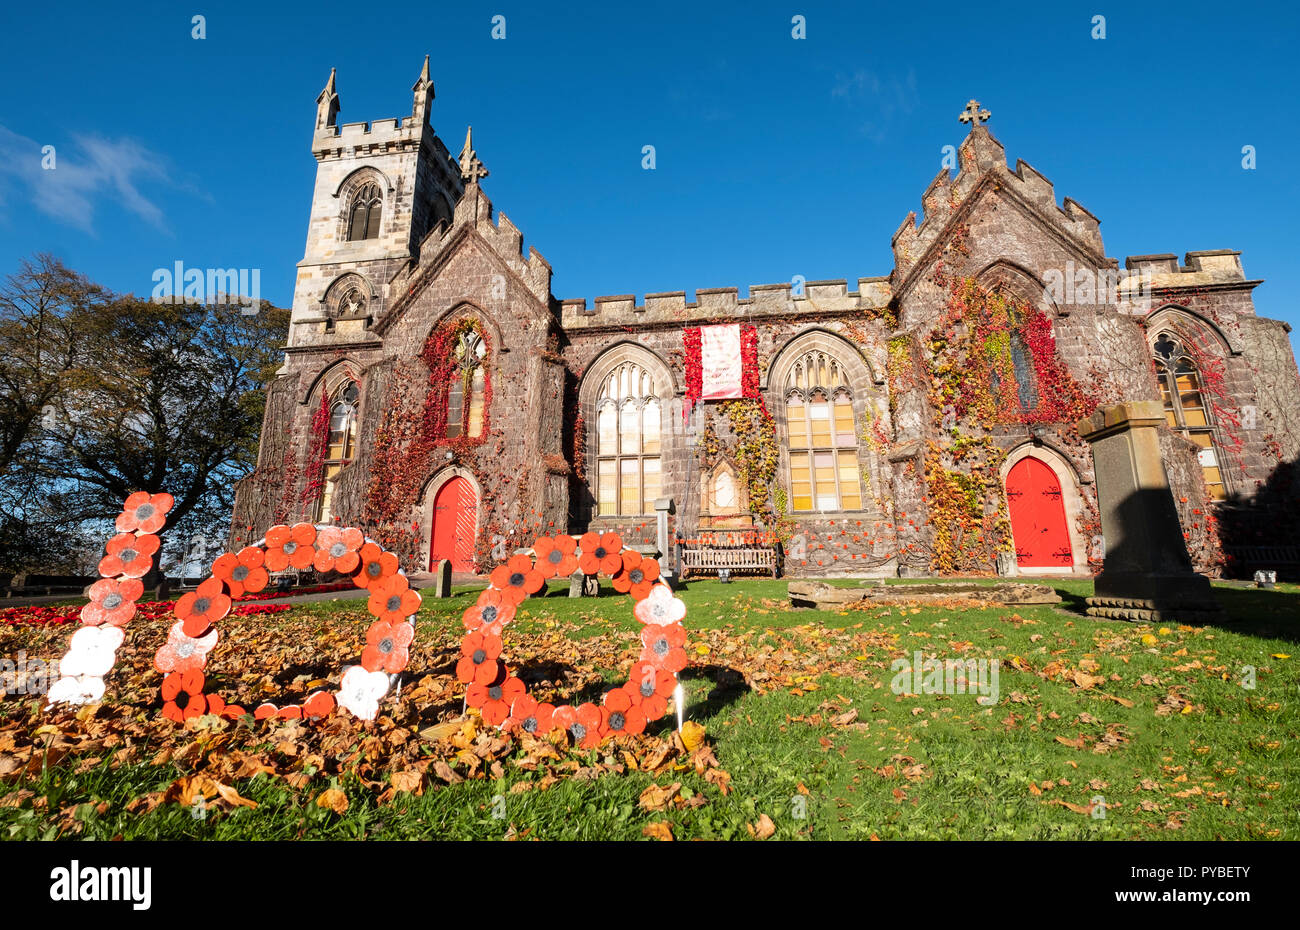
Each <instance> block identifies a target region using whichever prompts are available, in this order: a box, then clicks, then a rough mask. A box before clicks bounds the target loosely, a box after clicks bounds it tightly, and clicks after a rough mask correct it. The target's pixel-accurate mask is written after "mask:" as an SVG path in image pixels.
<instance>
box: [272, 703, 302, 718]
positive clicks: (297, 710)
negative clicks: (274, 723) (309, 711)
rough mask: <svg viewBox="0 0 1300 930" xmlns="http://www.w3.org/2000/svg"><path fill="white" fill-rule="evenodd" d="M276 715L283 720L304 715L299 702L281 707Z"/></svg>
mask: <svg viewBox="0 0 1300 930" xmlns="http://www.w3.org/2000/svg"><path fill="white" fill-rule="evenodd" d="M276 716H277V717H279V718H280V719H281V720H298V719H300V718H301V717H302V708H301V707H299V706H298V705H297V704H290V705H288V706H287V707H281V708H280V712H279V713H278V714H276Z"/></svg>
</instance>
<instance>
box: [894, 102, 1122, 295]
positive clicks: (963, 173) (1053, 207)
mask: <svg viewBox="0 0 1300 930" xmlns="http://www.w3.org/2000/svg"><path fill="white" fill-rule="evenodd" d="M957 157H958V173H957V174H956V176H953V175H951V174H950V172H949V171H948V169H947V168H944V169H942V170H940V172H939V174H938V175H937V176H936V177H935V178H934V180H933V181H931V182H930V185H929V187H927V188H926V189H925V193H924V194H922V195H921V206H922V214H921V221H920V222H919V223H918V222H917V221H916V214H915V213H909V214H908V215H907V217H906V218H905V219H904V220H903V223H902V225H900V226H899V228H898V229H897V230H896V231H895V233H894V235H893V238H892V239H891V240H890V244H891V246H892V248H893V251H894V264H895V267H896V269H897V271H898V273H899V274H901V275H904V276H906V275H907V273H908V272H910V271H911V269H912V267H913V266H914V265H915V264H916V262H917V261H919V260H920V259H921V257H922V256H923V255H925V254H926V252H927V251H929V249H930V248H931V246H933V245H934V244H935V243H936V242H937V241H938V240H939V239H940V238H941V237H942V236H943V235H944V232H945V230H947V229H948V228H949V226H950V225H951V223H952V222H953V220H954V217H955V215H956V214H957V213H959V212H962V213H964V212H965V211H964V210H963V209H962V208H963V207H964V206H965V205H966V203H967V200H968V198H970V196H971V195H972V194H973V193H974V192H975V191H976V190H977V189H981V188H983V187H993V188H995V189H997V190H999V191H1001V192H1003V193H1005V194H1009V195H1011V196H1014V197H1017V198H1018V199H1019V200H1021V201H1022V202H1023V203H1024V204H1025V205H1027V206H1028V207H1030V208H1031V209H1033V210H1034V211H1035V212H1036V213H1037V214H1038V215H1039V216H1040V217H1041V218H1042V219H1043V220H1045V221H1046V222H1048V223H1050V224H1051V225H1053V226H1055V227H1056V228H1057V229H1058V230H1060V231H1061V233H1063V234H1064V235H1066V236H1068V237H1069V238H1070V239H1072V240H1074V241H1075V242H1076V243H1078V244H1079V245H1080V246H1081V247H1082V248H1083V249H1084V250H1085V251H1086V252H1088V253H1090V254H1092V255H1094V256H1096V257H1097V259H1098V262H1099V263H1101V262H1103V261H1104V255H1105V250H1104V248H1103V246H1102V241H1101V227H1100V223H1099V221H1098V219H1097V217H1095V216H1093V215H1092V214H1091V213H1090V212H1088V210H1086V209H1084V207H1082V206H1081V205H1080V204H1079V203H1078V202H1077V201H1075V200H1073V199H1071V198H1070V197H1066V198H1065V200H1064V201H1063V202H1062V203H1061V204H1059V205H1058V204H1057V202H1056V190H1055V188H1054V187H1053V185H1052V182H1051V181H1049V180H1048V179H1047V178H1046V177H1044V176H1043V175H1042V174H1040V173H1039V172H1038V171H1037V170H1036V169H1035V168H1033V166H1031V165H1029V164H1028V163H1027V162H1025V161H1022V160H1017V161H1016V167H1015V170H1014V171H1012V170H1011V169H1010V168H1008V166H1007V160H1006V150H1005V149H1004V148H1003V146H1002V143H1001V142H999V141H998V140H997V139H996V138H994V137H993V134H992V133H990V132H989V131H988V128H987V127H985V126H982V125H976V126H975V127H974V128H972V129H971V131H970V134H969V135H968V136H967V137H966V139H965V140H964V141H963V142H962V144H961V145H960V146H959V147H958V149H957Z"/></svg>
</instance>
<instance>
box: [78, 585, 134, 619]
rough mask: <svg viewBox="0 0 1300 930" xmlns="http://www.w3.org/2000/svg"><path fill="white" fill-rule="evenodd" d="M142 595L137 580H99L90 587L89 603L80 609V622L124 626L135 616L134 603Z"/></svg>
mask: <svg viewBox="0 0 1300 930" xmlns="http://www.w3.org/2000/svg"><path fill="white" fill-rule="evenodd" d="M142 594H144V584H143V583H142V582H141V581H140V579H139V578H101V579H100V580H99V581H96V582H95V583H94V584H92V585H91V586H90V603H89V604H87V605H86V606H85V607H83V608H81V622H82V623H85V624H87V625H88V626H99V625H100V624H101V623H108V624H112V625H113V626H126V623H127V621H128V620H130V619H131V618H132V617H134V616H135V602H136V601H138V600H139V599H140V595H142Z"/></svg>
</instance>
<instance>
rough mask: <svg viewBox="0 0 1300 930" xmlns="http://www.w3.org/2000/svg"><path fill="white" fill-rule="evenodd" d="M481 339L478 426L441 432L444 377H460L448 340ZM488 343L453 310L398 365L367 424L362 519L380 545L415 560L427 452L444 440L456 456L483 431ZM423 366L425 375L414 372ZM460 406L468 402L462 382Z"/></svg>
mask: <svg viewBox="0 0 1300 930" xmlns="http://www.w3.org/2000/svg"><path fill="white" fill-rule="evenodd" d="M470 332H473V333H475V334H477V335H478V336H479V338H480V339H482V340H483V344H484V346H485V349H486V351H485V353H484V355H483V357H482V359H481V362H480V364H481V365H482V368H483V373H484V397H483V405H484V406H483V429H482V431H481V432H480V434H479V435H478V436H475V437H468V436H466V435H465V432H466V431H465V430H464V429H462V431H461V435H460V436H458V437H454V438H450V439H449V438H448V437H447V398H448V393H449V391H448V389H449V387H450V384H451V379H452V378H466V379H468V375H467V374H466V369H464V368H463V367H462V366H461V365H460V363H459V360H458V359H457V357H456V346H457V344H458V342H459V341H460V339H461V338H462V337H463V336H464V335H465V334H467V333H470ZM491 358H492V347H491V344H490V343H489V342H488V337H487V334H486V333H485V332H484V327H482V326H481V325H480V324H479V322H478V321H477V320H475V319H473V318H472V317H459V318H456V319H454V320H450V321H448V322H445V323H443V324H442V325H441V326H439V327H437V328H435V329H434V331H433V332H432V333H430V334H429V338H428V339H427V340H426V341H425V345H424V349H423V351H422V352H421V353H420V360H419V362H415V363H408V367H409V366H411V365H413V366H414V371H411V370H402V369H399V370H398V371H395V373H394V382H393V387H392V390H391V391H390V395H389V402H388V404H387V405H386V407H385V410H384V416H383V420H382V421H381V422H380V424H379V427H378V429H377V430H376V432H375V451H374V464H373V466H372V469H371V479H370V487H369V489H368V491H367V494H366V501H365V507H364V510H363V517H362V520H363V523H364V525H365V527H366V528H367V531H368V532H369V533H370V534H371V535H372V536H373V538H374V539H375V540H376V541H377V542H379V543H380V544H381V545H383V546H384V547H385V548H387V549H389V550H391V551H393V552H396V553H397V554H398V555H399V556H401V557H402V558H403V559H411V560H412V561H413V563H415V564H421V563H422V562H423V553H419V552H418V551H417V550H418V549H419V545H420V527H419V524H418V522H417V518H416V513H415V508H416V505H417V504H418V503H419V498H420V491H421V489H422V488H423V487H424V483H425V482H426V481H427V480H428V478H429V476H430V473H431V470H432V467H433V464H434V462H433V457H434V452H435V451H436V450H437V449H439V448H449V449H450V450H452V451H453V452H455V453H456V454H457V455H458V456H461V455H464V454H465V453H468V452H470V451H472V450H473V449H474V448H475V447H477V446H479V445H481V444H482V443H483V442H485V441H486V440H487V438H488V435H489V432H488V411H489V408H490V405H491V401H492V380H491V374H490V371H491V368H490V361H491ZM420 371H427V373H428V374H427V377H426V378H419V377H418V373H419V372H420ZM465 387H466V392H465V393H464V394H463V395H462V396H463V397H465V398H466V401H465V403H464V404H463V405H462V411H463V412H464V411H468V409H469V402H468V398H469V394H468V384H466V385H465Z"/></svg>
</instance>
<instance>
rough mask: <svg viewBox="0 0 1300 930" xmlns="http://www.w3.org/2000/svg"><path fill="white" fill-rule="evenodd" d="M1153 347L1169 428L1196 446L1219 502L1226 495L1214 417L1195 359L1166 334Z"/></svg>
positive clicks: (1208, 483) (1209, 486)
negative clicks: (1215, 435) (1207, 401)
mask: <svg viewBox="0 0 1300 930" xmlns="http://www.w3.org/2000/svg"><path fill="white" fill-rule="evenodd" d="M1153 349H1154V352H1155V366H1156V380H1158V381H1159V382H1160V398H1161V400H1163V401H1164V404H1165V419H1166V420H1167V421H1168V423H1169V427H1170V429H1172V430H1174V431H1175V432H1177V433H1180V434H1181V435H1183V436H1185V437H1186V438H1187V439H1190V440H1191V441H1192V442H1194V443H1196V445H1198V446H1200V452H1199V453H1198V455H1197V457H1198V458H1199V459H1200V461H1201V472H1202V473H1203V474H1204V475H1205V487H1206V489H1207V490H1208V491H1209V493H1210V499H1211V500H1216V501H1221V500H1223V499H1224V498H1226V497H1227V491H1226V489H1225V487H1224V482H1223V472H1222V470H1221V467H1220V465H1219V449H1218V445H1217V444H1216V443H1215V441H1214V419H1213V417H1212V416H1211V413H1210V408H1209V407H1208V406H1207V405H1206V403H1205V396H1204V394H1203V393H1202V386H1201V374H1200V372H1199V371H1198V370H1197V367H1196V362H1195V361H1194V360H1193V359H1192V357H1191V356H1190V355H1189V354H1188V353H1187V351H1186V349H1184V347H1183V345H1182V343H1181V342H1180V341H1179V340H1178V339H1176V338H1175V337H1173V336H1170V334H1169V333H1161V334H1160V335H1159V336H1157V337H1156V341H1155V345H1154V346H1153Z"/></svg>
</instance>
